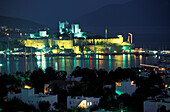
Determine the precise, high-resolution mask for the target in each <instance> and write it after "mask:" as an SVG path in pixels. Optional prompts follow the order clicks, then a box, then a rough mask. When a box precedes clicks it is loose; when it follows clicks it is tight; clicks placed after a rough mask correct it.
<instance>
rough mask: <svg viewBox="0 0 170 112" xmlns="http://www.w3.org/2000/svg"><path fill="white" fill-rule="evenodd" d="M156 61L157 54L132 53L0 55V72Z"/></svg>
mask: <svg viewBox="0 0 170 112" xmlns="http://www.w3.org/2000/svg"><path fill="white" fill-rule="evenodd" d="M157 62H158V56H157V55H154V56H142V55H134V54H121V55H93V56H91V55H77V56H47V57H46V56H45V55H37V56H28V57H25V56H7V55H3V56H1V57H0V72H1V73H2V74H4V73H6V74H15V73H16V71H19V72H26V71H30V72H32V71H33V70H35V69H37V68H41V69H42V70H43V71H44V72H45V69H46V68H47V67H53V68H54V69H55V70H56V71H66V72H67V74H68V75H70V74H71V73H72V71H73V70H74V69H75V68H76V67H77V66H79V67H82V68H89V69H96V70H99V69H104V70H107V71H108V72H109V71H111V70H115V69H116V68H118V67H121V68H135V67H140V64H150V65H153V64H155V63H157Z"/></svg>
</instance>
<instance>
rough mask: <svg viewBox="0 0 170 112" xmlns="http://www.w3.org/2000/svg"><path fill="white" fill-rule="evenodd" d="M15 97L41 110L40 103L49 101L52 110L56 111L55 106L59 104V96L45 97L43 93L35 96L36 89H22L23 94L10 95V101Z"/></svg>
mask: <svg viewBox="0 0 170 112" xmlns="http://www.w3.org/2000/svg"><path fill="white" fill-rule="evenodd" d="M15 97H16V98H18V99H20V100H22V101H23V102H24V103H26V104H28V105H34V106H35V107H36V108H37V109H39V107H38V104H39V102H40V101H49V103H50V104H51V106H50V110H52V109H54V107H53V104H54V103H55V102H56V103H57V102H58V99H57V95H43V93H40V94H34V88H32V89H28V88H23V89H21V93H18V94H10V93H8V100H11V99H13V98H15Z"/></svg>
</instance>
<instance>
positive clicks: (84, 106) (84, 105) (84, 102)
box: [78, 100, 87, 108]
mask: <svg viewBox="0 0 170 112" xmlns="http://www.w3.org/2000/svg"><path fill="white" fill-rule="evenodd" d="M86 103H87V101H86V100H82V101H81V103H80V104H79V105H78V107H80V108H87V106H86Z"/></svg>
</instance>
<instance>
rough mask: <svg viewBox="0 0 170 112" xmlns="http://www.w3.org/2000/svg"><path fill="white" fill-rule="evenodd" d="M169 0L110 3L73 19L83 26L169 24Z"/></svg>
mask: <svg viewBox="0 0 170 112" xmlns="http://www.w3.org/2000/svg"><path fill="white" fill-rule="evenodd" d="M169 13H170V1H169V0H132V1H131V2H128V3H126V4H111V5H107V6H105V7H102V8H100V9H98V10H96V11H94V12H92V13H89V14H86V15H83V16H81V17H79V18H77V19H76V20H75V21H77V22H78V23H80V24H82V25H85V26H170V21H169V20H170V15H169Z"/></svg>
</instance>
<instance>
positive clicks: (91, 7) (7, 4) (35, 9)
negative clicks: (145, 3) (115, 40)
mask: <svg viewBox="0 0 170 112" xmlns="http://www.w3.org/2000/svg"><path fill="white" fill-rule="evenodd" d="M128 1H131V0H1V3H0V15H1V16H11V17H17V18H24V19H28V20H32V21H35V22H37V23H41V24H45V25H50V26H55V24H56V25H57V24H58V21H59V20H68V21H70V20H72V19H75V18H77V17H79V16H82V15H84V14H87V13H90V12H92V11H95V10H97V9H98V8H101V7H103V6H106V5H108V4H123V3H126V2H128Z"/></svg>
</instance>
